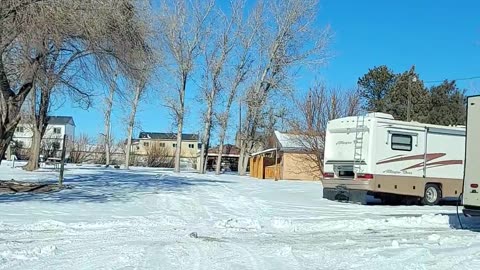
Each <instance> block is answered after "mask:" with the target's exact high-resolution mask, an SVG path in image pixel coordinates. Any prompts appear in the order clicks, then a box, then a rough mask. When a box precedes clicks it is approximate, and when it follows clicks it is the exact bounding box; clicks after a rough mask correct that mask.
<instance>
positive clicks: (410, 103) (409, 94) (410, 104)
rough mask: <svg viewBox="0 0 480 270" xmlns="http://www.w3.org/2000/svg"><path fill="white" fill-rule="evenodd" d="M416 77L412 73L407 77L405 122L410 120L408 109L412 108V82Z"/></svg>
mask: <svg viewBox="0 0 480 270" xmlns="http://www.w3.org/2000/svg"><path fill="white" fill-rule="evenodd" d="M416 81H417V77H416V76H415V75H413V76H412V77H411V78H410V77H408V102H407V122H410V121H411V116H410V111H411V109H412V82H416Z"/></svg>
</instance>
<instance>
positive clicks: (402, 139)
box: [392, 134, 412, 151]
mask: <svg viewBox="0 0 480 270" xmlns="http://www.w3.org/2000/svg"><path fill="white" fill-rule="evenodd" d="M392 150H400V151H412V136H410V135H404V134H392Z"/></svg>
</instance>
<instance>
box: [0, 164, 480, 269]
mask: <svg viewBox="0 0 480 270" xmlns="http://www.w3.org/2000/svg"><path fill="white" fill-rule="evenodd" d="M8 165H9V163H8V162H4V163H2V165H1V166H0V179H3V180H8V179H11V178H15V179H16V180H24V181H39V180H42V181H45V180H48V181H56V179H57V176H58V174H57V173H56V172H53V171H51V170H49V169H44V170H41V171H39V172H35V173H27V172H24V171H22V170H21V169H19V168H15V169H12V168H9V167H8ZM66 184H68V185H71V186H72V187H73V188H72V189H68V190H63V191H61V192H58V193H53V194H48V195H45V194H43V195H0V215H1V220H0V269H175V270H178V269H206V270H207V269H262V270H263V269H478V268H479V267H480V234H479V233H477V232H475V230H474V229H473V228H475V227H477V228H480V226H477V224H478V223H479V222H477V221H475V220H473V219H467V218H463V217H462V221H463V223H466V225H467V226H468V227H470V229H467V230H460V229H458V228H459V225H458V220H457V216H456V214H455V213H456V209H455V207H454V206H437V207H421V206H397V207H393V206H378V205H376V206H362V205H355V204H345V203H338V202H332V201H327V200H324V199H322V186H321V184H320V183H318V182H290V181H279V182H274V181H259V180H253V179H251V178H248V177H238V176H233V175H222V176H215V175H198V174H195V173H183V174H173V173H172V172H169V171H166V170H160V169H142V168H135V169H133V170H130V171H125V170H116V169H105V168H98V167H92V166H90V167H87V166H81V167H78V166H74V165H70V166H67V171H66ZM476 222H477V224H476Z"/></svg>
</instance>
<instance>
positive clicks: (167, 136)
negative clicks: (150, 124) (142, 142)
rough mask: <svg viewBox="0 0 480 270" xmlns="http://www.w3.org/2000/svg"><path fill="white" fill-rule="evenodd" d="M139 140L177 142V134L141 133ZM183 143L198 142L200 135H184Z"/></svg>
mask: <svg viewBox="0 0 480 270" xmlns="http://www.w3.org/2000/svg"><path fill="white" fill-rule="evenodd" d="M138 138H140V139H152V140H176V139H177V133H162V132H140V135H138ZM182 141H198V135H197V134H189V133H182Z"/></svg>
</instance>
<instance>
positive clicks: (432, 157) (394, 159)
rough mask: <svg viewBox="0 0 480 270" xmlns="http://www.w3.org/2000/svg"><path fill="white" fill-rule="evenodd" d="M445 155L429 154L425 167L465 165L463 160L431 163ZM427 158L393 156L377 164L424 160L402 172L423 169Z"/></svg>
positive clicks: (420, 156)
mask: <svg viewBox="0 0 480 270" xmlns="http://www.w3.org/2000/svg"><path fill="white" fill-rule="evenodd" d="M445 155H446V154H445V153H431V154H427V156H426V160H425V163H426V164H425V166H426V167H427V168H436V167H442V166H448V165H461V164H463V160H442V161H435V162H430V161H433V160H435V159H438V158H441V157H443V156H445ZM424 158H425V155H423V154H422V155H413V156H402V157H398V156H393V157H390V158H386V159H384V160H382V161H379V162H377V165H381V164H387V163H394V162H401V161H407V160H422V162H420V163H417V164H415V165H412V166H410V167H407V168H405V169H402V171H406V170H410V169H415V168H423V166H424V162H423V159H424Z"/></svg>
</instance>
